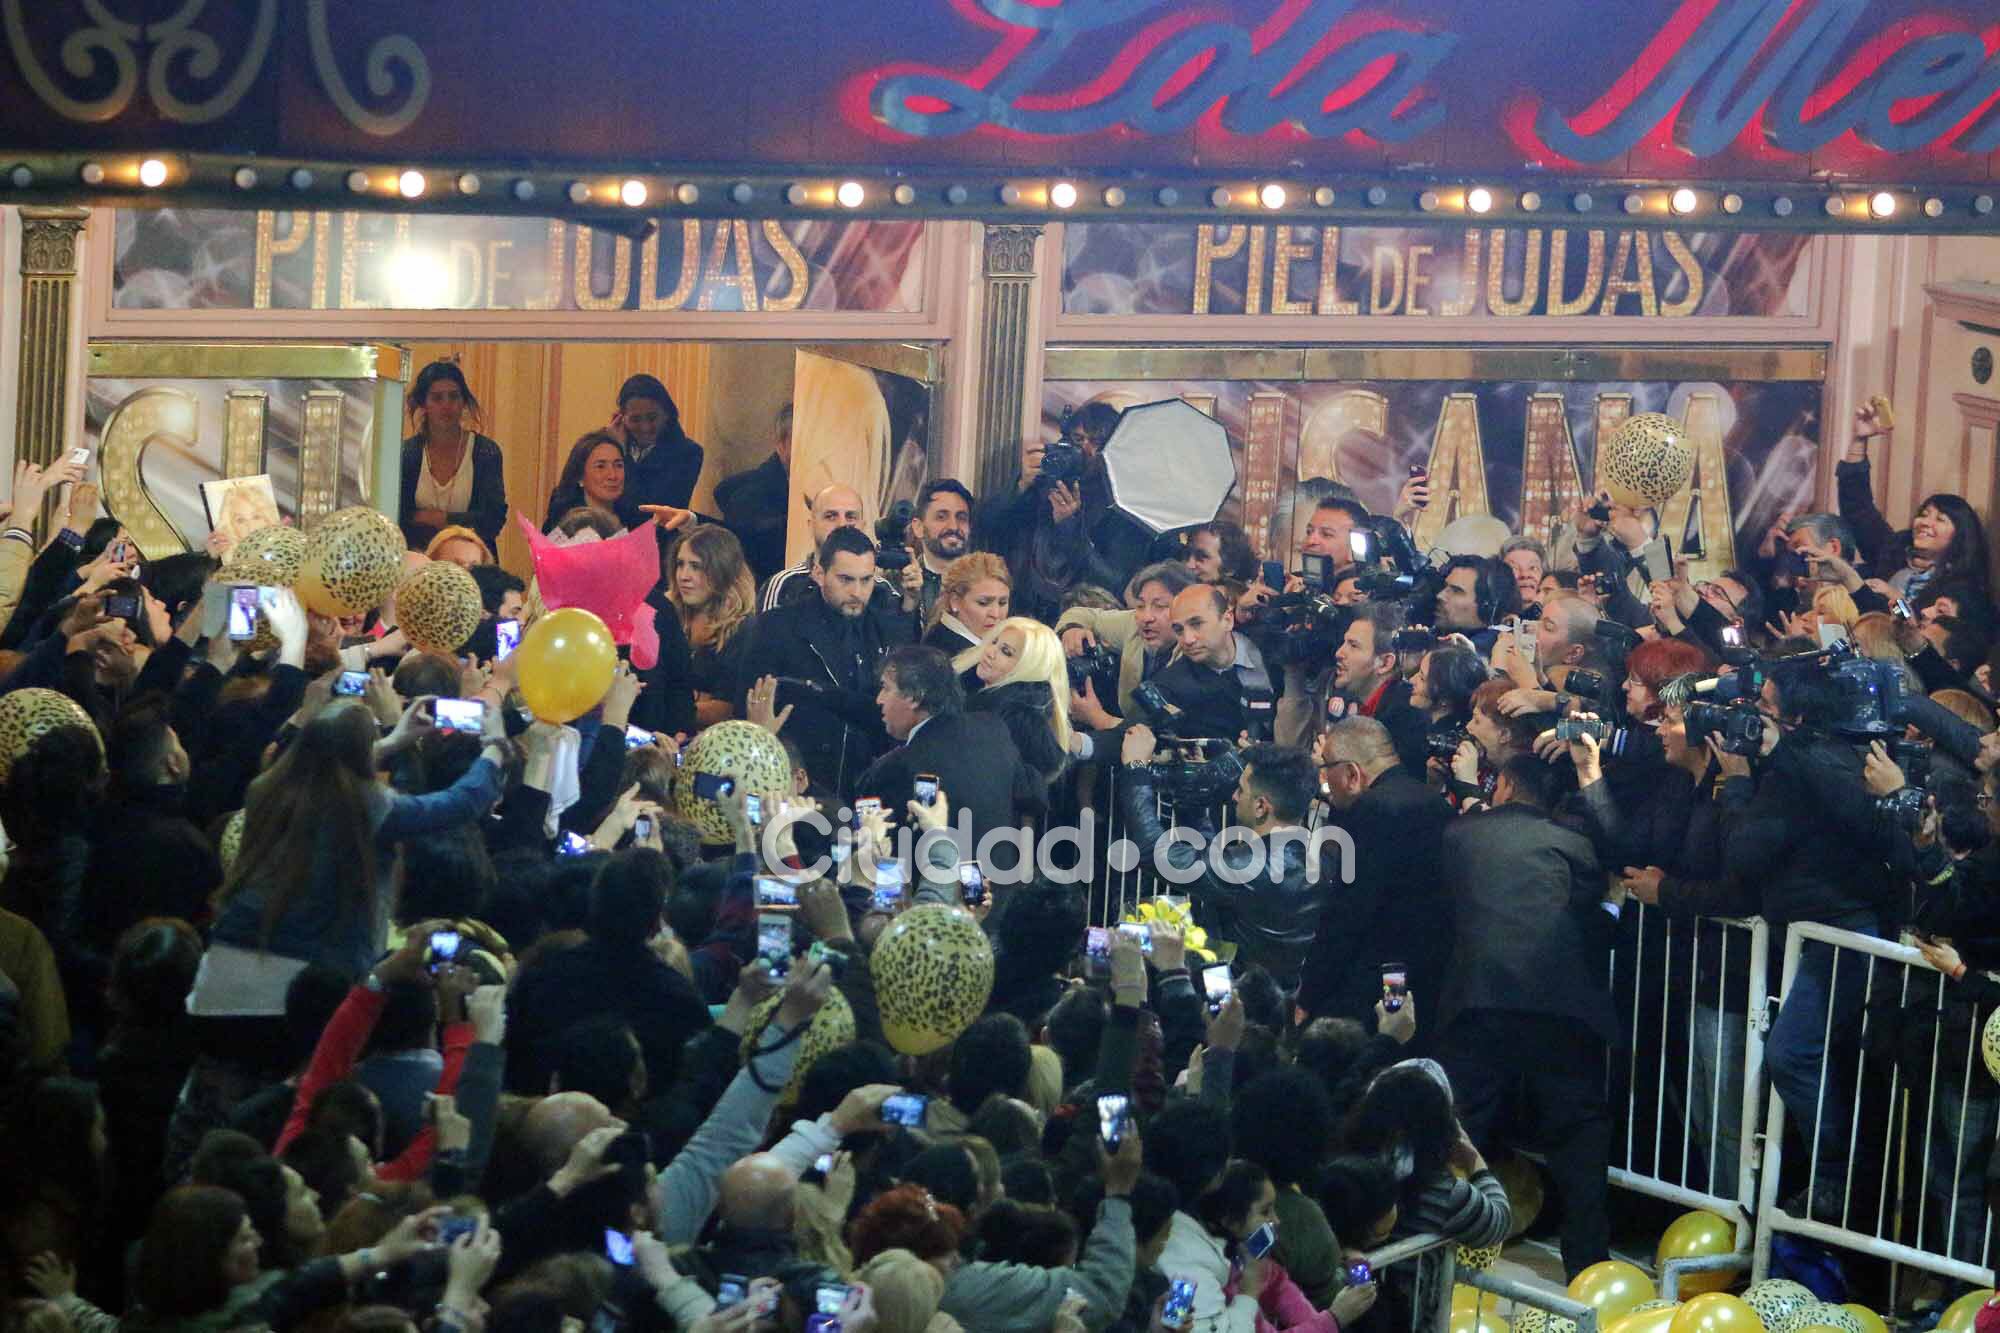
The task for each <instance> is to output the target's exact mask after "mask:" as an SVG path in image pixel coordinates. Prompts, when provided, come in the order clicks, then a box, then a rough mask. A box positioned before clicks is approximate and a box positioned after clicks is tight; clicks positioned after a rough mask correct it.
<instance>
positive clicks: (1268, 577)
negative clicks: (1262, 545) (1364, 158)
mask: <svg viewBox="0 0 2000 1333" xmlns="http://www.w3.org/2000/svg"><path fill="white" fill-rule="evenodd" d="M1258 577H1259V578H1261V579H1262V580H1263V583H1264V586H1265V587H1267V588H1282V587H1284V586H1285V567H1284V566H1283V565H1281V564H1279V563H1278V562H1277V561H1275V560H1266V561H1265V562H1264V567H1263V571H1262V573H1261V574H1260V575H1259V576H1258Z"/></svg>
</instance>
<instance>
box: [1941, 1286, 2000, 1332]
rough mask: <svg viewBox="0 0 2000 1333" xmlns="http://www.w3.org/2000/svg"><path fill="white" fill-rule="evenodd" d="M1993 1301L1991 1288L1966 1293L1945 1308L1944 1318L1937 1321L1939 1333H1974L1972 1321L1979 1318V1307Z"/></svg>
mask: <svg viewBox="0 0 2000 1333" xmlns="http://www.w3.org/2000/svg"><path fill="white" fill-rule="evenodd" d="M1992 1299H1993V1288H1991V1287H1982V1288H1980V1289H1979V1290H1978V1291H1968V1292H1966V1293H1965V1295H1963V1296H1961V1297H1959V1298H1958V1299H1957V1300H1955V1301H1953V1302H1952V1303H1951V1304H1950V1305H1948V1306H1946V1307H1945V1311H1944V1314H1943V1316H1942V1317H1940V1318H1939V1319H1938V1321H1937V1329H1938V1333H1972V1321H1973V1320H1974V1319H1975V1318H1977V1317H1978V1315H1979V1307H1980V1306H1982V1305H1984V1304H1986V1302H1988V1301H1990V1300H1992Z"/></svg>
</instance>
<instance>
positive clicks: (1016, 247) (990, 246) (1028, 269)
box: [985, 224, 1042, 278]
mask: <svg viewBox="0 0 2000 1333" xmlns="http://www.w3.org/2000/svg"><path fill="white" fill-rule="evenodd" d="M1041 235H1042V229H1041V227H1039V226H1034V225H1014V224H1006V225H999V224H989V225H988V226H987V227H986V268H985V273H986V276H987V277H989V278H1032V277H1034V276H1035V242H1036V241H1038V240H1040V239H1041Z"/></svg>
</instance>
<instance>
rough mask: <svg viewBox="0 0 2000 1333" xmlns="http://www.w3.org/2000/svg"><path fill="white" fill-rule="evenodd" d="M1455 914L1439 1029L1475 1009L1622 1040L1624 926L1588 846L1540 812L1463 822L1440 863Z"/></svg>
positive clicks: (1501, 812)
mask: <svg viewBox="0 0 2000 1333" xmlns="http://www.w3.org/2000/svg"><path fill="white" fill-rule="evenodd" d="M1440 861H1441V864H1442V865H1443V867H1444V885H1445V896H1446V897H1447V898H1448V899H1449V900H1450V901H1451V903H1452V906H1453V913H1454V922H1453V931H1452V937H1453V940H1452V959H1451V967H1450V970H1449V971H1448V973H1447V975H1446V977H1445V983H1444V994H1443V996H1442V1001H1441V1003H1440V1004H1439V1005H1438V1007H1437V1009H1436V1010H1435V1011H1434V1012H1436V1013H1437V1016H1438V1017H1437V1030H1438V1031H1439V1032H1443V1031H1445V1030H1446V1029H1448V1028H1449V1027H1450V1026H1451V1023H1452V1020H1453V1019H1455V1018H1457V1017H1458V1016H1459V1015H1460V1014H1462V1013H1467V1012H1471V1011H1474V1010H1499V1011H1503V1012H1509V1013H1530V1014H1550V1015H1554V1016H1555V1017H1558V1018H1567V1019H1570V1020H1572V1021H1574V1022H1577V1023H1580V1024H1582V1025H1583V1026H1585V1027H1587V1028H1589V1029H1590V1030H1591V1031H1592V1032H1594V1033H1595V1034H1596V1035H1598V1036H1599V1037H1601V1038H1603V1039H1604V1041H1606V1042H1607V1043H1616V1042H1617V1041H1618V1040H1619V1036H1620V1033H1619V1028H1618V1019H1617V1015H1616V1014H1615V1013H1614V1012H1613V1011H1612V1005H1611V991H1610V988H1609V984H1608V983H1609V976H1608V972H1609V966H1608V965H1609V962H1610V957H1611V947H1612V943H1613V938H1614V935H1615V929H1616V925H1617V921H1616V918H1614V917H1613V916H1612V915H1611V914H1610V913H1609V912H1607V911H1605V909H1604V905H1603V904H1604V890H1605V876H1604V870H1603V867H1601V866H1600V865H1598V863H1597V853H1596V852H1595V851H1594V850H1593V849H1592V847H1591V845H1590V840H1589V839H1588V838H1586V837H1584V835H1583V834H1581V833H1578V832H1577V831H1576V830H1574V829H1570V828H1565V827H1563V826H1562V825H1560V824H1558V823H1556V822H1555V821H1554V820H1552V819H1550V818H1548V817H1547V816H1546V815H1544V814H1542V813H1541V812H1540V811H1538V810H1533V809H1530V808H1528V807H1526V806H1520V805H1508V806H1502V807H1501V808H1499V809H1497V810H1483V811H1480V812H1478V813H1476V814H1470V815H1461V816H1459V817H1458V818H1456V819H1454V820H1453V821H1452V822H1451V825H1450V827H1449V828H1447V829H1446V830H1445V834H1444V847H1443V852H1442V855H1441V858H1440Z"/></svg>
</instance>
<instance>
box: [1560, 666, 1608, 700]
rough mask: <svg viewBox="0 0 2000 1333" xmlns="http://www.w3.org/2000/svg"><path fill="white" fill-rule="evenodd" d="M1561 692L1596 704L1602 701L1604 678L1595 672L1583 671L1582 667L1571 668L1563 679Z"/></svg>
mask: <svg viewBox="0 0 2000 1333" xmlns="http://www.w3.org/2000/svg"><path fill="white" fill-rule="evenodd" d="M1562 692H1563V693H1564V694H1573V695H1575V696H1576V697H1577V698H1579V699H1590V700H1593V701H1595V702H1598V703H1602V702H1603V701H1604V677H1603V676H1601V675H1599V674H1598V673H1597V672H1595V671H1585V670H1584V669H1583V668H1582V667H1571V668H1570V669H1569V674H1567V675H1565V676H1564V677H1563V682H1562Z"/></svg>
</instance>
